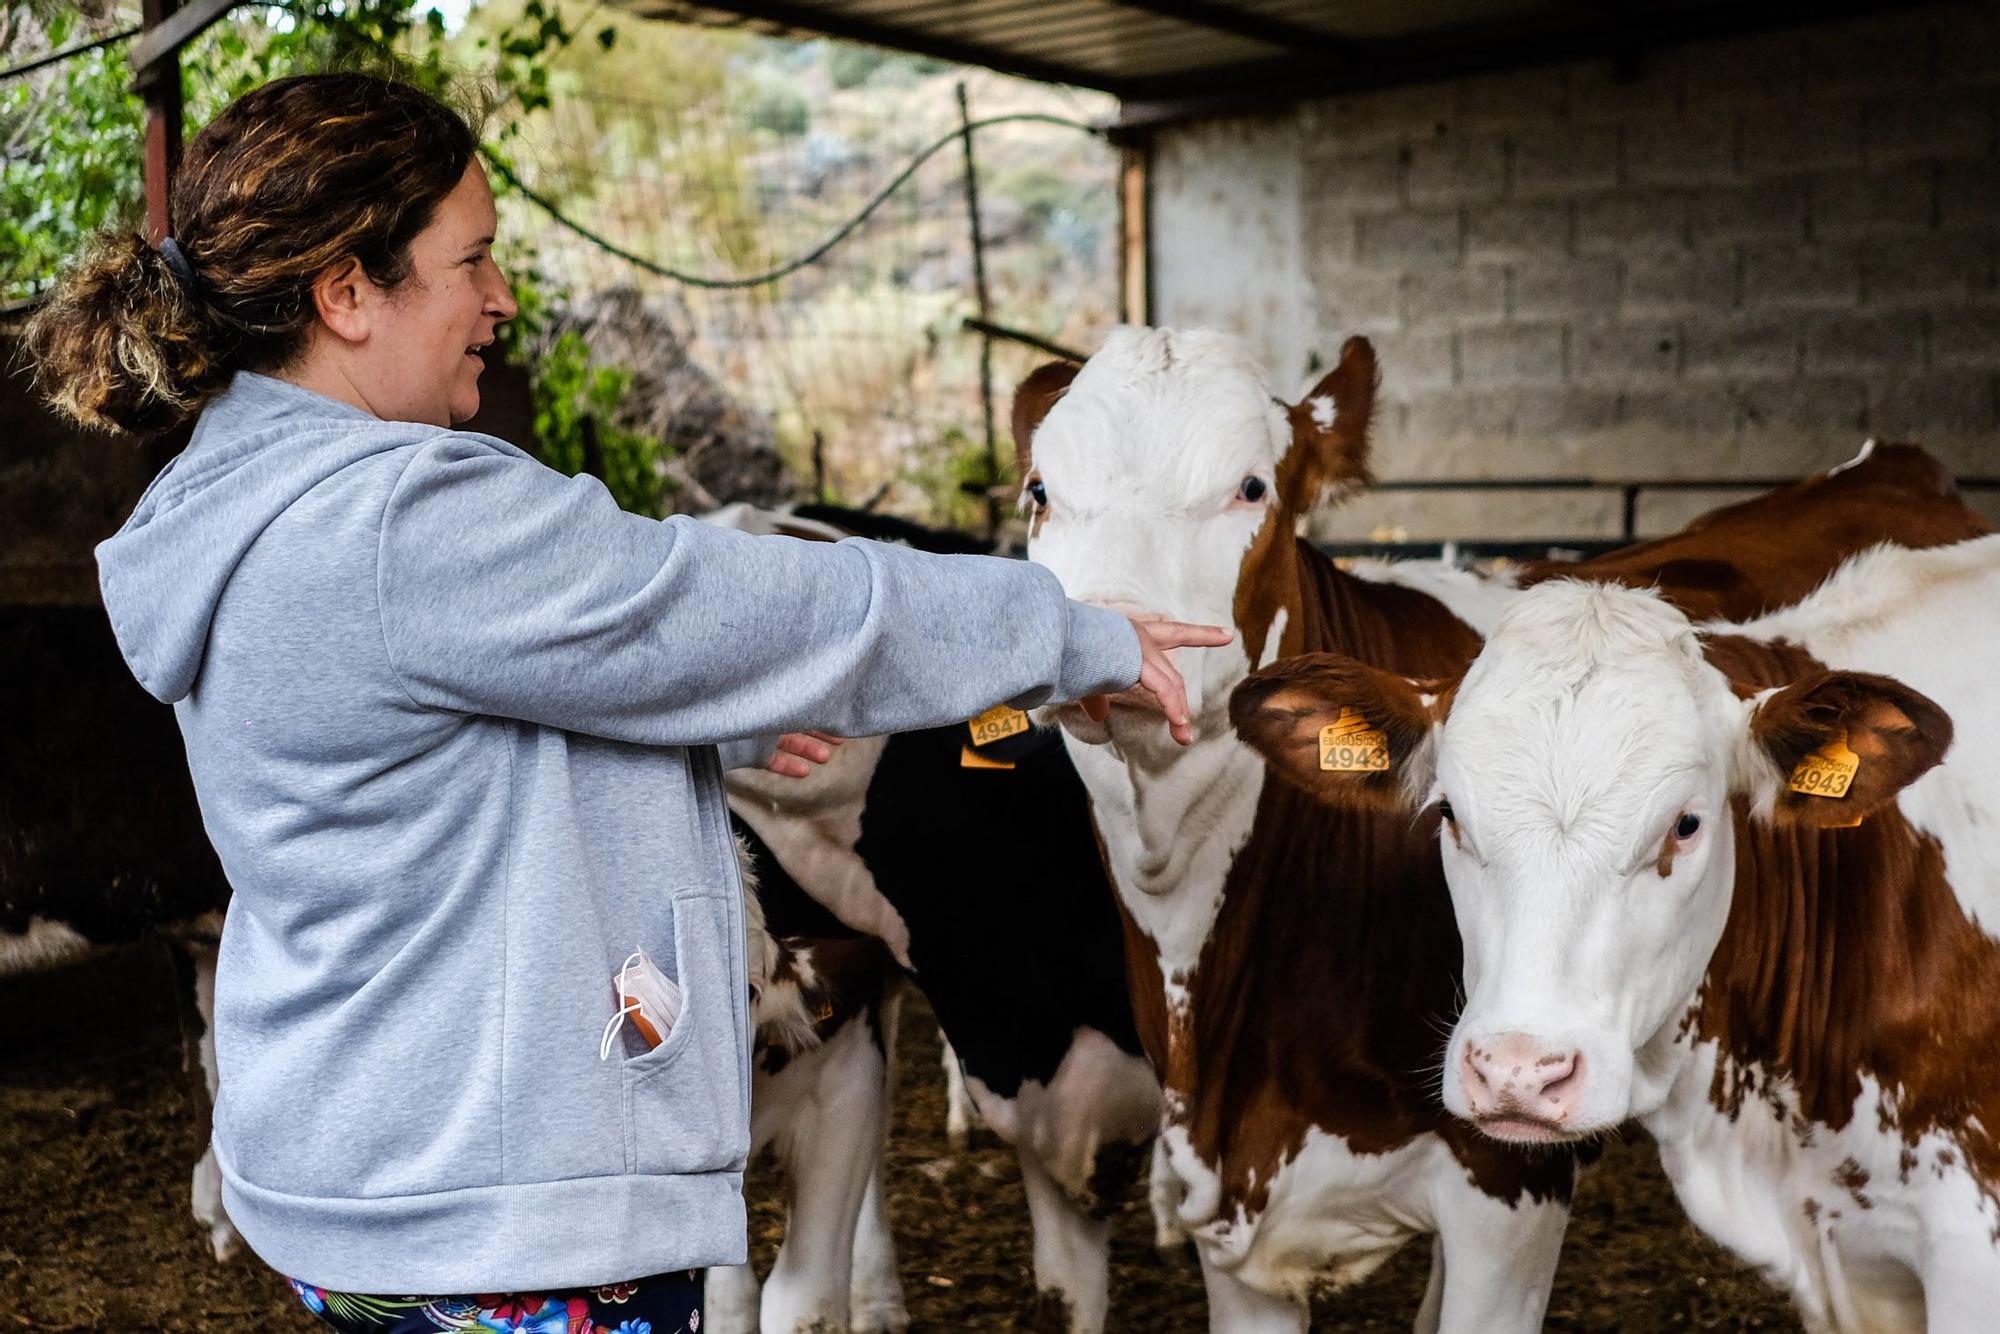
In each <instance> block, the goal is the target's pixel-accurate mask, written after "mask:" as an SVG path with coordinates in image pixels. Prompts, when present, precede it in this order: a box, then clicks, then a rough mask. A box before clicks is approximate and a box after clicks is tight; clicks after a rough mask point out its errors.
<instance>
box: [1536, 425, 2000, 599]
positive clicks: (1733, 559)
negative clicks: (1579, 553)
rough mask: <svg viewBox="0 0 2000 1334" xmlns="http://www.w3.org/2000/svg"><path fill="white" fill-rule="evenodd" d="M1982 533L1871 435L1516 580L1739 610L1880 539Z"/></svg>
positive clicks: (1914, 455) (1904, 448)
mask: <svg viewBox="0 0 2000 1334" xmlns="http://www.w3.org/2000/svg"><path fill="white" fill-rule="evenodd" d="M1992 531H1993V528H1992V525H1991V524H1989V523H1988V522H1987V521H1986V520H1985V518H1984V517H1983V516H1981V515H1980V514H1979V513H1978V511H1976V510H1974V509H1972V508H1971V507H1969V506H1968V505H1966V503H1965V501H1964V500H1963V499H1962V498H1961V497H1960V496H1959V494H1958V488H1957V486H1956V484H1955V483H1954V482H1953V481H1952V477H1951V473H1950V472H1949V471H1948V470H1947V469H1946V468H1945V467H1944V466H1943V465H1942V464H1940V463H1939V462H1938V461H1937V460H1936V459H1934V458H1932V457H1931V456H1930V455H1929V454H1927V453H1925V452H1924V451H1923V450H1922V449H1920V448H1918V447H1917V446H1915V445H1894V444H1890V445H1877V446H1876V447H1875V450H1874V452H1873V453H1872V454H1870V455H1869V457H1868V458H1867V459H1866V460H1865V461H1863V462H1861V463H1858V464H1855V465H1854V466H1853V467H1851V468H1846V469H1844V470H1842V471H1840V472H1837V473H1832V474H1827V473H1821V474H1818V475H1816V476H1813V477H1808V478H1806V479H1805V480H1804V481H1801V482H1795V483H1793V484H1792V485H1790V486H1787V487H1781V488H1779V489H1778V490H1776V491H1771V492H1768V493H1767V494H1765V495H1761V496H1756V497H1753V498H1751V499H1749V500H1746V501H1743V502H1741V503H1740V504H1736V505H1729V506H1725V507H1724V508H1722V509H1719V510H1714V511H1711V512H1710V513H1708V514H1705V515H1703V516H1701V517H1700V518H1698V519H1696V520H1695V521H1694V522H1693V523H1691V524H1689V525H1688V526H1687V527H1686V528H1683V529H1682V530H1681V531H1680V532H1678V533H1675V534H1673V535H1672V536H1670V537H1663V538H1660V539H1658V540H1656V541H1651V542H1642V543H1640V544H1638V545H1637V546H1630V547H1625V548H1623V549H1621V550H1618V551H1614V552H1611V553H1609V554H1607V555H1603V556H1598V557H1595V558H1594V559H1591V560H1587V561H1582V562H1577V563H1565V562H1555V561H1530V562H1528V563H1527V564H1526V565H1525V566H1524V567H1523V568H1522V570H1521V575H1520V578H1521V584H1522V586H1523V587H1527V586H1530V585H1533V584H1537V583H1540V582H1542V581H1543V580H1545V579H1558V578H1561V579H1589V580H1593V581H1598V582H1605V583H1618V584H1624V585H1626V586H1628V587H1633V588H1648V587H1657V588H1659V589H1660V590H1661V591H1662V592H1663V593H1664V594H1665V595H1666V597H1667V600H1668V601H1670V602H1672V603H1673V604H1674V605H1675V606H1677V607H1679V608H1680V609H1681V610H1683V611H1685V612H1686V613H1687V614H1688V615H1689V616H1690V617H1691V618H1693V619H1695V620H1705V619H1711V618H1725V619H1729V620H1743V619H1746V618H1748V617H1751V616H1756V615H1759V614H1761V613H1763V612H1767V611H1771V610H1774V609H1775V608H1778V607H1783V606H1787V605H1789V604H1791V603H1794V602H1797V601H1798V600H1799V599H1800V598H1803V597H1804V596H1805V595H1806V594H1808V593H1810V592H1812V590H1813V589H1815V588H1817V587H1818V586H1819V585H1820V584H1821V583H1822V582H1824V580H1825V579H1826V576H1827V575H1828V574H1829V573H1831V572H1832V571H1833V569H1834V568H1835V567H1836V566H1837V565H1839V564H1840V562H1841V561H1843V560H1845V559H1846V558H1847V557H1849V556H1852V555H1854V554H1856V553H1857V552H1861V551H1865V550H1867V549H1868V548H1869V547H1872V546H1875V545H1877V544H1879V543H1882V542H1894V543H1896V544H1897V545H1899V546H1906V547H1912V548H1922V547H1935V546H1948V545H1950V544H1951V543H1953V542H1963V541H1965V540H1966V539H1968V538H1973V537H1981V536H1984V535H1985V534H1987V533H1990V532H1992Z"/></svg>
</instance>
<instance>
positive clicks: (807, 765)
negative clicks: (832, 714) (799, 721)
mask: <svg viewBox="0 0 2000 1334" xmlns="http://www.w3.org/2000/svg"><path fill="white" fill-rule="evenodd" d="M841 740H842V738H840V737H837V736H834V735H832V734H831V733H828V732H787V733H785V734H784V735H783V736H781V737H779V738H778V748H777V750H775V751H773V752H772V753H771V758H770V759H768V760H766V761H765V762H764V767H765V768H766V769H769V770H770V771H771V772H772V773H774V774H783V775H784V776H785V777H786V778H808V777H811V775H812V771H813V765H815V764H825V763H826V762H827V761H829V760H831V759H832V758H833V748H834V747H835V746H837V745H839V744H840V743H841Z"/></svg>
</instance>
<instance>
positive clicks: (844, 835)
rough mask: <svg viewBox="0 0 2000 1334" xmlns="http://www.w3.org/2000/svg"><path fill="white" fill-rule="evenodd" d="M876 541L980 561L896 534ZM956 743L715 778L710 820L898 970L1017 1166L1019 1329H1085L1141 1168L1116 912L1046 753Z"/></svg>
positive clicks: (1044, 746)
mask: <svg viewBox="0 0 2000 1334" xmlns="http://www.w3.org/2000/svg"><path fill="white" fill-rule="evenodd" d="M738 522H739V525H740V526H746V527H753V528H755V527H756V525H757V524H758V522H759V521H758V520H754V519H752V518H750V517H749V516H738ZM763 522H764V525H765V526H763V527H762V528H761V531H767V532H781V533H791V534H793V535H801V536H803V535H810V534H809V529H810V526H812V525H820V526H825V527H831V528H832V529H833V530H835V533H836V534H842V533H856V532H858V533H860V534H861V535H867V536H873V535H875V534H876V532H877V531H878V526H877V523H876V520H875V516H870V515H862V514H856V513H853V512H848V511H838V510H831V509H827V508H824V507H816V508H806V509H802V510H801V511H799V512H798V513H797V514H795V515H792V516H780V517H779V518H778V520H777V521H775V522H771V521H768V520H766V521H763ZM879 531H881V532H882V533H883V535H885V536H889V537H891V538H893V539H895V540H901V541H906V542H909V543H911V544H912V545H918V546H923V547H926V548H928V549H931V550H943V551H957V552H964V551H977V550H980V549H981V548H980V547H979V545H978V544H977V543H976V542H973V541H972V540H970V539H966V538H964V537H963V536H961V535H958V534H940V533H929V532H927V531H925V530H922V529H918V528H916V527H914V526H913V525H909V524H901V523H899V524H897V525H896V526H895V528H894V530H893V531H890V530H889V529H886V528H883V529H880V530H879ZM973 739H974V738H973V734H972V731H971V729H970V726H969V725H968V724H959V725H954V726H951V727H942V728H934V729H930V730H928V731H920V732H908V733H902V734H899V735H896V736H892V737H886V738H884V737H870V738H857V739H853V740H849V741H848V742H846V743H845V744H844V745H842V746H840V747H839V748H838V749H837V750H836V751H835V754H834V757H833V760H832V762H831V763H829V764H827V765H824V766H821V767H820V768H819V769H818V770H817V771H816V772H815V773H814V774H813V775H812V776H811V777H808V778H806V779H802V780H793V779H785V778H780V777H777V776H775V775H770V774H765V773H759V772H756V771H754V770H737V771H735V772H733V773H732V774H730V776H729V788H730V804H731V807H732V809H733V810H734V811H735V812H736V814H737V815H738V817H739V818H740V819H742V820H743V821H744V822H746V823H747V824H748V825H749V826H750V827H751V828H752V829H753V830H754V831H755V832H756V833H757V835H758V836H759V838H760V840H761V842H762V845H763V848H764V850H765V851H766V853H767V854H768V856H769V858H770V859H771V860H772V861H773V862H775V863H776V864H777V865H779V866H781V867H783V868H784V870H785V871H786V872H787V873H788V874H789V875H790V877H791V878H793V879H794V880H796V881H797V882H798V883H800V884H802V885H804V886H805V888H806V890H807V891H808V893H809V894H810V896H811V898H812V899H813V900H815V901H816V902H817V903H819V904H821V905H823V906H824V907H825V908H827V909H828V910H829V911H830V912H831V913H832V914H833V915H834V916H836V917H837V918H838V919H839V920H840V922H841V923H842V924H844V925H845V926H847V927H849V928H851V929H854V930H857V931H861V932H865V933H867V934H869V935H873V936H876V937H879V938H880V939H881V940H883V941H884V942H885V943H887V945H888V946H889V947H890V949H891V950H892V951H893V952H894V953H895V955H896V957H897V959H898V960H899V961H900V962H901V963H903V964H904V965H905V966H906V967H908V968H909V969H910V971H911V973H912V976H913V978H914V980H915V982H916V984H917V985H918V986H919V987H920V988H922V989H923V991H924V994H925V996H926V997H927V998H928V999H929V1001H930V1003H931V1007H932V1009H933V1010H935V1011H936V1013H937V1017H938V1023H939V1027H940V1028H942V1029H943V1031H944V1035H945V1037H946V1039H947V1040H948V1041H949V1043H950V1044H951V1048H952V1050H953V1051H954V1052H955V1053H956V1056H957V1061H958V1063H959V1065H960V1067H961V1070H962V1074H963V1077H964V1086H965V1089H966V1091H967V1093H968V1094H969V1095H970V1097H971V1100H972V1102H973V1103H974V1105H975V1106H976V1107H977V1108H978V1111H979V1114H980V1116H981V1118H982V1119H983V1120H984V1121H985V1122H986V1123H987V1125H988V1126H990V1127H991V1128H992V1129H993V1131H994V1132H995V1133H996V1134H997V1135H998V1136H999V1137H1000V1138H1001V1139H1002V1140H1004V1141H1006V1142H1007V1143H1008V1144H1009V1145H1011V1146H1012V1147H1013V1148H1014V1149H1015V1151H1016V1153H1017V1154H1018V1156H1019V1158H1020V1163H1021V1173H1022V1178H1023V1182H1024V1185H1025V1187H1026V1190H1027V1195H1028V1205H1029V1210H1030V1213H1031V1215H1032V1221H1033V1227H1034V1262H1035V1280H1036V1287H1037V1293H1038V1305H1040V1306H1041V1307H1042V1308H1043V1309H1042V1310H1041V1311H1039V1312H1038V1313H1037V1322H1036V1323H1037V1324H1038V1325H1040V1324H1042V1323H1043V1322H1044V1321H1048V1320H1051V1319H1053V1320H1055V1321H1057V1322H1059V1323H1061V1324H1062V1325H1064V1326H1066V1327H1067V1328H1069V1329H1072V1330H1097V1329H1101V1328H1102V1327H1103V1325H1104V1319H1105V1311H1106V1306H1107V1283H1108V1264H1107V1247H1108V1243H1109V1237H1110V1227H1111V1223H1110V1219H1111V1215H1112V1214H1113V1213H1114V1212H1115V1211H1116V1209H1117V1208H1118V1206H1119V1205H1120V1204H1121V1203H1122V1202H1123V1200H1124V1199H1125V1198H1127V1196H1128V1195H1129V1193H1130V1191H1131V1190H1132V1189H1133V1187H1134V1186H1135V1184H1136V1182H1137V1181H1138V1179H1139V1178H1140V1176H1141V1175H1142V1173H1143V1172H1144V1169H1146V1168H1147V1167H1148V1166H1149V1164H1150V1159H1149V1157H1148V1153H1149V1148H1150V1145H1151V1143H1152V1140H1153V1136H1154V1132H1155V1130H1156V1128H1157V1126H1158V1123H1159V1116H1160V1101H1159V1088H1158V1083H1157V1081H1156V1080H1155V1078H1154V1076H1153V1073H1152V1069H1151V1067H1150V1066H1149V1065H1148V1064H1147V1062H1146V1059H1145V1056H1144V1054H1143V1052H1142V1050H1141V1048H1140V1045H1139V1040H1138V1034H1137V1029H1136V1026H1135V1024H1134V1021H1133V1017H1132V1009H1131V1003H1130V1000H1129V998H1128V995H1127V991H1126V985H1125V969H1124V948H1125V946H1124V936H1123V929H1122V926H1121V923H1120V919H1119V916H1118V907H1117V902H1116V900H1115V898H1114V897H1113V895H1112V893H1111V891H1110V888H1109V886H1108V884H1107V883H1106V881H1105V879H1104V872H1103V864H1102V859H1101V857H1100V856H1099V852H1098V848H1097V842H1096V835H1095V834H1094V833H1093V831H1092V828H1091V823H1090V813H1089V807H1088V803H1087V801H1086V798H1085V794H1084V790H1083V786H1082V784H1081V782H1080V781H1079V780H1078V778H1077V776H1076V771H1075V769H1074V768H1073V767H1072V766H1071V764H1070V761H1069V757H1068V755H1067V753H1066V752H1065V750H1064V748H1063V746H1062V744H1061V741H1060V738H1059V736H1058V735H1057V734H1056V733H1054V732H1043V731H1034V730H1027V731H1023V732H1020V733H1017V734H1015V735H1011V736H1007V737H1004V738H1001V739H999V740H997V741H994V742H991V743H989V744H985V745H980V746H974V745H973V744H972V743H973ZM774 927H775V923H774ZM780 934H782V932H780ZM768 1309H769V1308H768V1306H767V1310H768ZM765 1327H766V1328H767V1329H769V1328H770V1325H769V1324H768V1322H767V1324H766V1326H765Z"/></svg>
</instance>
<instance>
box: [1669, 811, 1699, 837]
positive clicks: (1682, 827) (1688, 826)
mask: <svg viewBox="0 0 2000 1334" xmlns="http://www.w3.org/2000/svg"><path fill="white" fill-rule="evenodd" d="M1700 829H1701V817H1700V816H1699V815H1690V814H1688V813H1687V812H1686V811H1683V812H1681V818H1680V819H1679V820H1678V821H1677V822H1676V823H1675V824H1674V837H1675V838H1677V839H1679V840H1680V841H1681V842H1683V843H1685V842H1687V841H1688V840H1689V839H1691V838H1693V837H1694V836H1695V834H1696V833H1698V832H1699V831H1700Z"/></svg>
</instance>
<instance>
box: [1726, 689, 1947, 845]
mask: <svg viewBox="0 0 2000 1334" xmlns="http://www.w3.org/2000/svg"><path fill="white" fill-rule="evenodd" d="M1750 745H1751V747H1752V749H1753V750H1754V751H1755V752H1756V753H1757V754H1759V755H1760V756H1761V757H1762V758H1763V759H1765V760H1768V761H1769V762H1770V765H1769V768H1768V769H1766V768H1763V767H1762V766H1753V769H1752V772H1753V774H1755V775H1757V776H1755V777H1753V778H1752V780H1751V787H1752V792H1751V795H1752V796H1753V797H1754V798H1755V799H1756V804H1757V806H1758V807H1759V808H1760V809H1764V808H1767V809H1769V810H1770V811H1771V813H1772V816H1773V818H1775V819H1776V820H1777V821H1779V822H1780V823H1790V824H1803V825H1816V826H1820V827H1830V828H1838V827H1841V826H1845V825H1852V824H1858V823H1860V821H1861V819H1862V817H1864V816H1867V815H1869V814H1872V813H1873V812H1875V811H1877V810H1880V809H1881V808H1882V807H1884V806H1886V805H1888V804H1889V803H1890V802H1892V801H1894V800H1895V799H1896V794H1897V793H1899V792H1901V791H1902V790H1903V789H1904V788H1905V787H1907V786H1909V784H1911V783H1913V782H1915V781H1916V780H1917V779H1918V778H1919V777H1921V776H1922V775H1923V774H1924V773H1926V772H1927V771H1928V770H1929V769H1930V768H1931V767H1932V766H1933V765H1935V764H1937V762H1938V761H1939V760H1942V759H1943V758H1944V753H1945V751H1946V750H1948V749H1949V748H1950V747H1951V717H1950V715H1948V714H1946V713H1945V711H1944V710H1943V709H1941V708H1939V707H1938V706H1937V705H1936V704H1935V703H1933V702H1932V701H1931V700H1930V699H1929V698H1928V697H1926V696H1924V695H1921V694H1918V693H1917V692H1916V691H1914V690H1912V689H1910V688H1909V687H1908V686H1906V685H1904V684H1903V683H1902V682H1900V681H1894V680H1891V679H1890V678H1888V677H1886V676H1871V675H1869V674H1867V673H1865V672H1825V671H1821V672H1814V673H1813V674H1812V675H1811V676H1808V677H1805V678H1802V679H1801V680H1798V681H1794V682H1793V683H1792V684H1790V685H1788V686H1785V687H1783V688H1782V689H1779V690H1774V691H1772V692H1771V693H1770V694H1768V695H1766V696H1764V697H1762V698H1761V699H1759V700H1758V701H1757V702H1756V703H1755V704H1754V705H1753V706H1752V710H1751V714H1750ZM1760 771H1761V772H1760ZM1759 788H1761V789H1762V790H1758V789H1759Z"/></svg>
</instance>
